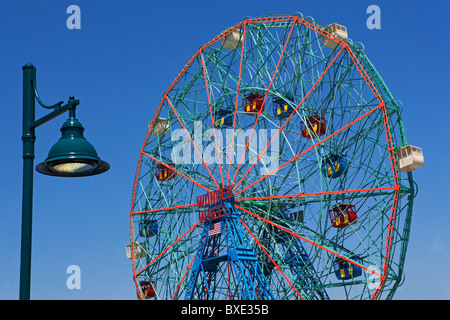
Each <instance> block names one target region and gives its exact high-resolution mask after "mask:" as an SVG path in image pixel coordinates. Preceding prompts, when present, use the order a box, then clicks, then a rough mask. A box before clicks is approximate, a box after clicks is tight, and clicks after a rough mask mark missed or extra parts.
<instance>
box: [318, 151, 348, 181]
mask: <svg viewBox="0 0 450 320" xmlns="http://www.w3.org/2000/svg"><path fill="white" fill-rule="evenodd" d="M347 169H348V161H347V158H346V156H345V155H338V154H330V155H328V156H326V157H324V158H323V159H322V173H323V175H324V176H325V177H328V178H331V179H334V178H338V177H340V176H341V175H342V174H343V173H344V172H346V171H347Z"/></svg>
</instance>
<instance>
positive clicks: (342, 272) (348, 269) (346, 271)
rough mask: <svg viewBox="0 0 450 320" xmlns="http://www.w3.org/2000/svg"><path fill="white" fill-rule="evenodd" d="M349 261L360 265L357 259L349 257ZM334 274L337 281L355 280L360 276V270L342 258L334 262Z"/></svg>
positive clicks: (359, 260)
mask: <svg viewBox="0 0 450 320" xmlns="http://www.w3.org/2000/svg"><path fill="white" fill-rule="evenodd" d="M350 260H352V261H355V262H356V263H359V264H361V259H360V258H359V257H356V256H353V257H350ZM334 274H335V275H336V278H338V279H339V280H348V279H352V278H356V277H359V276H361V275H362V269H361V267H360V266H357V265H356V264H353V263H351V262H349V261H347V260H344V259H342V258H337V259H335V260H334Z"/></svg>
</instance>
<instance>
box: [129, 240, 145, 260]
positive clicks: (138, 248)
mask: <svg viewBox="0 0 450 320" xmlns="http://www.w3.org/2000/svg"><path fill="white" fill-rule="evenodd" d="M132 247H133V250H134V258H135V259H141V258H145V257H146V256H147V252H145V250H144V248H145V244H144V243H141V242H136V241H134V242H133V243H132V244H131V243H130V244H127V247H126V250H127V258H128V259H131V258H132V257H133V256H132Z"/></svg>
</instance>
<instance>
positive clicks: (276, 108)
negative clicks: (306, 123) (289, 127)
mask: <svg viewBox="0 0 450 320" xmlns="http://www.w3.org/2000/svg"><path fill="white" fill-rule="evenodd" d="M292 101H294V99H293V97H292V96H287V97H284V98H282V97H275V98H273V100H272V104H273V113H274V115H275V117H277V118H278V119H280V120H281V119H286V118H288V117H289V116H290V115H291V114H292V112H294V110H295V107H293V106H292Z"/></svg>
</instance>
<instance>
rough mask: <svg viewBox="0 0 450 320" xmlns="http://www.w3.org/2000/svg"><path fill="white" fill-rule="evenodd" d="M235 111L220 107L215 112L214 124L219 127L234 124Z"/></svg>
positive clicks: (227, 126)
mask: <svg viewBox="0 0 450 320" xmlns="http://www.w3.org/2000/svg"><path fill="white" fill-rule="evenodd" d="M233 115H234V112H233V111H229V110H224V109H220V110H217V111H216V112H215V115H214V126H215V127H217V128H229V127H232V126H233V119H234V116H233Z"/></svg>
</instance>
